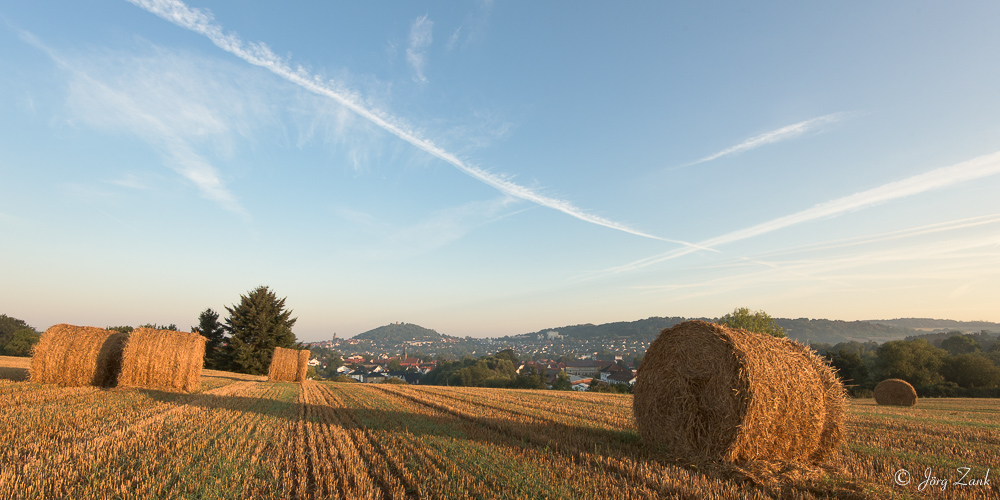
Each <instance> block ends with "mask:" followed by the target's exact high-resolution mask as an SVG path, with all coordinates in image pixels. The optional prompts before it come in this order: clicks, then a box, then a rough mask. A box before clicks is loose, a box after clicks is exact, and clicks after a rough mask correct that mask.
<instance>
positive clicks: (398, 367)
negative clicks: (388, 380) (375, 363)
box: [385, 359, 403, 372]
mask: <svg viewBox="0 0 1000 500" xmlns="http://www.w3.org/2000/svg"><path fill="white" fill-rule="evenodd" d="M385 368H386V370H388V371H390V372H399V371H403V365H402V364H400V362H399V360H398V359H390V360H389V363H388V364H387V365H385Z"/></svg>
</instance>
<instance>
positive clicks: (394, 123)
mask: <svg viewBox="0 0 1000 500" xmlns="http://www.w3.org/2000/svg"><path fill="white" fill-rule="evenodd" d="M128 1H129V2H131V3H132V4H134V5H136V6H139V7H141V8H143V9H145V10H147V11H149V12H150V13H152V14H155V15H157V16H159V17H161V18H163V19H165V20H167V21H170V22H171V23H174V24H176V25H177V26H180V27H182V28H185V29H188V30H191V31H194V32H196V33H200V34H202V35H204V36H206V37H208V39H209V40H211V41H212V43H214V44H215V45H216V46H217V47H219V48H220V49H222V50H225V51H226V52H229V53H230V54H233V55H235V56H236V57H239V58H240V59H243V60H244V61H246V62H248V63H250V64H253V65H255V66H260V67H262V68H266V69H268V70H270V71H271V72H272V73H274V74H276V75H278V76H280V77H282V78H284V79H286V80H288V81H289V82H292V83H294V84H295V85H298V86H300V87H302V88H304V89H306V90H309V91H310V92H313V93H315V94H318V95H322V96H326V97H329V98H331V99H333V100H334V101H337V102H338V103H340V104H341V105H343V106H345V107H346V108H348V109H350V110H351V111H354V112H355V113H357V114H358V115H359V116H361V117H363V118H365V119H366V120H368V121H370V122H372V123H374V124H375V125H378V126H379V127H381V128H382V129H384V130H385V131H387V132H389V133H391V134H393V135H395V136H396V137H398V138H400V139H402V140H404V141H406V142H408V143H410V144H412V145H413V146H416V147H417V148H418V149H420V150H422V151H424V152H426V153H428V154H430V155H432V156H434V157H437V158H439V159H441V160H444V161H445V162H448V163H450V164H451V165H452V166H454V167H455V168H457V169H458V170H460V171H462V172H464V173H465V174H467V175H469V176H470V177H472V178H474V179H476V180H478V181H480V182H482V183H484V184H486V185H488V186H491V187H493V188H494V189H496V190H498V191H500V192H502V193H505V194H508V195H510V196H514V197H516V198H520V199H522V200H527V201H530V202H532V203H536V204H538V205H542V206H544V207H548V208H551V209H554V210H558V211H560V212H562V213H564V214H567V215H569V216H572V217H575V218H577V219H580V220H582V221H585V222H590V223H591V224H597V225H599V226H604V227H607V228H610V229H615V230H618V231H623V232H626V233H629V234H633V235H636V236H642V237H644V238H652V239H655V240H660V241H666V242H670V243H677V244H680V245H684V246H686V247H689V248H693V249H698V250H709V251H715V250H712V249H711V248H706V247H701V246H698V245H694V244H692V243H688V242H686V241H680V240H672V239H668V238H661V237H659V236H654V235H651V234H648V233H644V232H642V231H638V230H636V229H632V228H630V227H628V226H625V225H624V224H620V223H618V222H614V221H612V220H609V219H605V218H603V217H599V216H596V215H591V214H588V213H586V212H584V211H583V210H581V209H580V208H577V207H576V206H574V205H573V204H572V203H570V202H568V201H565V200H559V199H555V198H550V197H548V196H544V195H541V194H538V193H536V192H534V191H532V190H531V189H528V188H526V187H524V186H521V185H519V184H516V183H514V182H511V181H510V180H508V179H507V178H504V177H503V176H500V175H497V174H493V173H491V172H489V171H486V170H484V169H482V168H479V167H477V166H475V165H470V164H468V163H466V162H464V161H462V160H460V159H459V158H458V157H456V156H455V155H454V154H452V153H450V152H448V151H446V150H444V149H442V148H440V147H438V146H437V145H435V144H434V143H433V142H431V141H429V140H427V139H424V138H422V137H420V136H418V135H417V133H416V132H414V131H412V130H409V129H408V128H407V127H406V126H405V125H403V124H401V123H399V121H398V120H396V119H395V118H394V117H392V116H390V115H388V114H386V113H383V112H379V111H376V110H372V109H369V108H366V107H365V106H362V105H361V104H359V101H360V99H359V97H358V96H357V95H355V94H354V93H352V92H350V91H347V90H344V89H339V88H335V86H334V85H333V84H331V83H330V82H323V81H322V80H321V79H320V78H319V77H318V76H316V75H310V74H309V73H308V72H307V71H306V70H305V68H302V67H301V66H299V67H298V68H296V69H292V67H291V66H290V65H289V64H288V63H287V62H286V61H284V60H283V59H282V58H280V57H278V56H277V55H275V54H274V52H272V51H271V48H270V47H268V46H267V44H265V43H263V42H244V41H243V40H242V39H241V38H240V37H239V36H238V35H236V34H235V33H232V32H228V33H223V31H222V26H220V25H218V24H216V23H214V22H213V18H212V14H211V13H210V12H209V11H207V10H204V9H196V8H190V7H188V6H187V4H185V3H184V2H181V1H180V0H128Z"/></svg>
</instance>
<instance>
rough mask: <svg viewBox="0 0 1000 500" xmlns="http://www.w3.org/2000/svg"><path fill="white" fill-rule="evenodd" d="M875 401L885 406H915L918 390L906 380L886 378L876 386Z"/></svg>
mask: <svg viewBox="0 0 1000 500" xmlns="http://www.w3.org/2000/svg"><path fill="white" fill-rule="evenodd" d="M875 403H876V404H879V405H885V406H915V405H916V404H917V390H916V389H914V388H913V386H912V385H910V383H909V382H907V381H905V380H901V379H898V378H890V379H885V380H883V381H881V382H879V383H878V385H876V386H875Z"/></svg>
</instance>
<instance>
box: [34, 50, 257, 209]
mask: <svg viewBox="0 0 1000 500" xmlns="http://www.w3.org/2000/svg"><path fill="white" fill-rule="evenodd" d="M21 38H22V39H23V40H25V41H26V42H27V43H29V44H31V45H33V46H35V47H37V48H38V49H39V50H41V51H43V52H45V53H46V54H47V55H48V56H49V57H50V58H51V59H52V60H53V61H54V62H55V63H56V64H57V65H58V66H59V67H61V68H63V69H65V70H66V71H68V72H69V73H70V74H71V75H72V76H73V79H72V80H71V81H70V85H69V100H70V107H71V108H74V109H76V111H77V114H78V116H79V119H80V120H82V121H85V122H87V123H89V124H91V125H93V126H97V127H105V128H109V129H114V130H126V131H128V132H129V133H132V134H135V135H137V136H139V137H140V138H142V139H143V140H144V141H146V142H147V143H149V144H151V145H153V146H154V147H156V148H158V149H160V150H161V151H162V154H163V155H164V156H165V157H166V158H165V163H166V164H167V166H168V167H170V168H171V169H173V170H174V171H175V172H177V173H178V174H180V175H182V176H183V177H185V178H186V179H187V180H188V181H190V182H191V183H192V184H194V185H195V187H196V188H197V189H198V190H199V191H200V192H201V195H202V196H203V197H205V198H206V199H209V200H212V201H214V202H216V203H218V204H219V205H220V206H222V207H223V208H224V209H226V210H229V211H230V212H233V213H236V214H238V215H240V216H242V217H243V218H244V219H249V215H248V214H247V212H246V210H245V209H244V208H243V206H242V205H241V204H240V203H239V201H238V200H237V199H236V196H235V195H233V193H232V192H230V191H229V190H228V189H227V188H226V186H225V183H224V182H223V180H222V177H221V175H220V174H219V172H218V170H217V169H216V168H215V167H214V166H213V165H212V164H211V163H210V162H209V161H208V160H206V159H205V158H203V157H202V156H201V155H200V154H198V153H197V152H196V151H195V148H194V147H193V146H192V145H191V142H192V141H198V140H200V139H202V138H204V137H207V136H218V135H220V134H222V133H225V132H227V131H228V130H227V126H226V124H225V123H223V120H221V119H220V118H219V117H218V116H216V115H215V114H214V113H213V112H212V111H211V110H210V109H209V108H208V107H207V106H205V105H204V103H199V102H194V101H193V100H192V99H189V98H183V97H181V96H180V94H184V93H185V92H184V91H185V90H190V89H178V88H175V86H176V85H177V84H178V82H177V81H160V80H157V79H156V78H155V77H150V75H145V74H141V73H142V68H138V69H135V72H134V73H132V74H127V75H119V78H118V79H110V80H111V82H110V83H109V82H108V81H107V80H100V79H99V78H98V77H95V76H93V75H92V74H91V72H89V71H87V70H86V69H85V68H84V67H83V66H85V65H81V64H79V62H71V61H69V60H67V59H66V58H64V57H62V56H60V55H59V54H57V53H56V52H55V51H53V50H52V49H50V48H48V47H47V46H46V45H44V44H43V43H42V42H41V41H40V40H38V39H37V38H36V37H35V36H34V35H32V34H30V33H27V32H21ZM129 62H130V63H132V64H133V65H139V61H137V60H131V61H129ZM137 75H139V76H137ZM165 101H169V102H165Z"/></svg>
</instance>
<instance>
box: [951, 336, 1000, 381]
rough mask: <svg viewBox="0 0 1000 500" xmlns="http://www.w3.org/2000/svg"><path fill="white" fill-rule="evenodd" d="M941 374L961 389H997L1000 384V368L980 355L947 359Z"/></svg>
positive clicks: (965, 355) (969, 354) (962, 355)
mask: <svg viewBox="0 0 1000 500" xmlns="http://www.w3.org/2000/svg"><path fill="white" fill-rule="evenodd" d="M952 338H954V337H952ZM941 374H942V375H944V378H945V379H947V380H948V381H949V382H954V383H956V384H958V386H959V387H966V388H974V387H996V386H997V385H998V384H1000V367H997V366H996V365H994V364H993V362H992V361H990V360H989V359H988V358H987V357H986V356H983V355H982V354H979V353H976V354H972V353H964V354H959V355H957V356H949V357H948V358H945V360H944V363H943V365H942V366H941Z"/></svg>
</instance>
